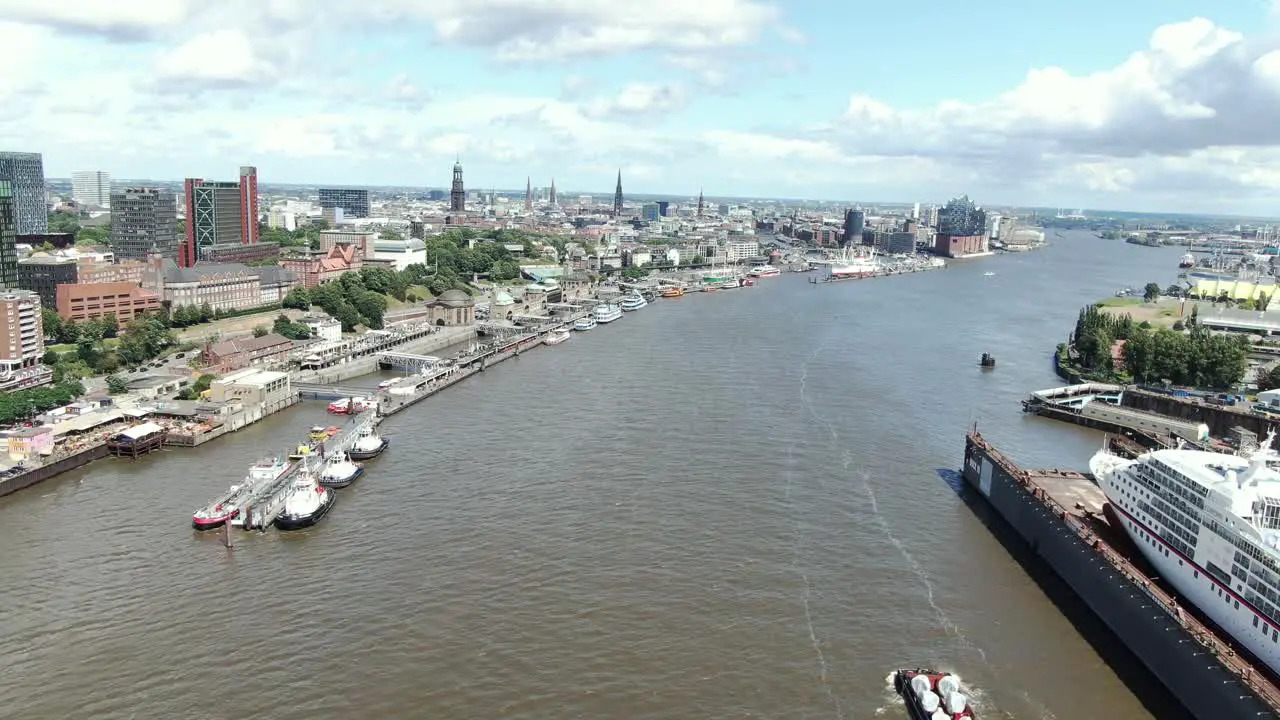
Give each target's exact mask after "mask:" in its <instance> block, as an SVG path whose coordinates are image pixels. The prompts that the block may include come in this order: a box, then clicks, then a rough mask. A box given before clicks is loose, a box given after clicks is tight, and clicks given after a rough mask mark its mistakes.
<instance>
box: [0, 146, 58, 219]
mask: <svg viewBox="0 0 1280 720" xmlns="http://www.w3.org/2000/svg"><path fill="white" fill-rule="evenodd" d="M0 180H8V181H9V183H10V184H11V185H12V186H13V187H12V189H11V193H12V197H13V213H14V223H15V224H16V225H17V232H18V234H19V235H34V234H37V233H45V232H49V204H48V203H47V202H46V201H45V199H44V158H43V157H42V156H41V155H40V153H24V152H0Z"/></svg>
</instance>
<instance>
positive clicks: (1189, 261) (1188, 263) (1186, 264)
mask: <svg viewBox="0 0 1280 720" xmlns="http://www.w3.org/2000/svg"><path fill="white" fill-rule="evenodd" d="M1195 266H1196V256H1195V255H1192V254H1191V253H1187V254H1186V255H1183V256H1182V259H1181V260H1179V261H1178V267H1180V268H1182V269H1183V270H1186V269H1187V268H1193V267H1195Z"/></svg>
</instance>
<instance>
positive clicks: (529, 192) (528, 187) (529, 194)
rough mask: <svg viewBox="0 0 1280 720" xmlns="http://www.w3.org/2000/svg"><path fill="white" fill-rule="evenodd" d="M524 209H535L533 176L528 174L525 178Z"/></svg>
mask: <svg viewBox="0 0 1280 720" xmlns="http://www.w3.org/2000/svg"><path fill="white" fill-rule="evenodd" d="M524 209H525V210H532V209H533V178H531V177H528V176H525V179H524Z"/></svg>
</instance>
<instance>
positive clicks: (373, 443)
mask: <svg viewBox="0 0 1280 720" xmlns="http://www.w3.org/2000/svg"><path fill="white" fill-rule="evenodd" d="M390 444H391V441H390V440H388V439H387V438H383V437H379V436H378V433H377V432H376V431H375V430H374V429H373V428H371V427H366V428H361V429H360V434H359V435H357V436H356V441H355V442H353V443H352V444H351V449H350V450H348V451H347V457H349V458H351V459H352V460H372V459H374V458H376V457H378V456H379V455H381V454H382V451H383V450H386V449H387V446H388V445H390Z"/></svg>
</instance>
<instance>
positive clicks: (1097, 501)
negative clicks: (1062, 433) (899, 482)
mask: <svg viewBox="0 0 1280 720" xmlns="http://www.w3.org/2000/svg"><path fill="white" fill-rule="evenodd" d="M1113 449H1114V446H1113ZM1130 449H1132V446H1130ZM961 475H962V476H963V477H964V480H965V482H966V483H967V484H968V485H969V486H971V487H972V488H973V489H975V490H977V492H978V494H980V495H981V496H982V498H983V499H984V500H985V501H986V503H987V504H989V505H990V507H992V508H993V509H994V510H995V511H996V513H997V514H998V515H999V516H1000V517H1001V518H1003V520H1004V522H1005V523H1007V524H1008V526H1009V527H1010V528H1011V529H1012V530H1013V531H1014V533H1016V535H1017V536H1018V537H1019V538H1020V539H1021V540H1022V541H1024V542H1025V543H1026V544H1027V545H1028V546H1029V548H1030V549H1031V550H1032V551H1033V552H1034V553H1035V555H1037V556H1038V557H1039V558H1040V559H1041V560H1043V561H1044V562H1045V563H1046V564H1047V565H1048V566H1049V567H1050V568H1051V569H1052V570H1053V571H1054V572H1055V573H1056V574H1057V575H1058V576H1059V577H1060V578H1061V579H1062V580H1063V581H1064V582H1065V583H1066V585H1067V586H1068V587H1070V588H1071V590H1072V591H1073V592H1074V593H1075V594H1076V595H1077V596H1078V597H1079V598H1080V600H1081V601H1083V603H1084V604H1085V605H1086V606H1087V607H1088V608H1089V609H1090V610H1091V611H1092V612H1093V613H1094V614H1095V615H1096V616H1097V617H1098V618H1099V619H1100V620H1101V621H1102V622H1103V624H1105V625H1106V626H1107V627H1108V628H1109V629H1110V630H1111V632H1112V633H1114V634H1115V636H1116V637H1117V638H1118V639H1119V640H1120V641H1121V642H1122V643H1123V644H1124V645H1125V646H1126V647H1127V648H1128V649H1129V650H1131V651H1132V652H1133V654H1134V655H1135V656H1136V657H1137V658H1138V659H1139V660H1140V661H1141V662H1142V663H1143V665H1145V666H1146V668H1147V669H1148V670H1149V671H1150V672H1151V674H1152V675H1153V676H1154V677H1155V678H1156V679H1157V680H1159V681H1160V682H1161V683H1162V684H1163V685H1164V686H1165V688H1167V690H1168V692H1169V694H1170V696H1171V697H1173V698H1174V699H1175V700H1177V702H1179V703H1180V704H1181V705H1182V706H1183V707H1185V708H1186V709H1187V711H1188V712H1189V713H1190V714H1191V715H1192V716H1193V717H1195V718H1198V719H1199V720H1235V719H1236V718H1252V719H1255V720H1256V719H1258V718H1280V688H1277V685H1276V678H1274V677H1272V676H1271V675H1270V674H1269V673H1267V672H1266V671H1265V670H1263V669H1262V668H1261V666H1258V665H1255V664H1254V663H1253V662H1252V661H1251V660H1250V658H1249V657H1247V656H1246V655H1245V654H1243V653H1242V652H1241V651H1240V649H1239V648H1237V647H1235V646H1234V644H1233V643H1232V642H1231V641H1230V639H1229V638H1228V637H1226V636H1225V634H1224V633H1220V632H1218V631H1216V630H1215V629H1213V627H1212V626H1211V625H1209V624H1206V623H1205V622H1203V621H1202V618H1200V617H1199V616H1198V611H1197V610H1196V609H1195V607H1194V606H1192V605H1190V604H1187V605H1185V606H1184V605H1183V604H1180V603H1179V602H1178V600H1177V598H1176V597H1175V596H1174V595H1173V594H1171V593H1170V592H1169V591H1168V590H1167V589H1166V588H1164V587H1162V586H1161V584H1160V583H1159V582H1158V581H1157V580H1155V579H1154V578H1153V577H1152V576H1151V575H1150V574H1149V573H1148V572H1147V571H1146V570H1145V569H1144V567H1145V562H1144V561H1143V559H1142V558H1141V555H1140V554H1139V552H1138V550H1137V549H1136V548H1135V547H1134V546H1133V545H1132V543H1131V542H1130V541H1129V540H1128V538H1127V536H1126V535H1125V534H1124V532H1123V531H1122V530H1120V529H1119V528H1120V526H1119V524H1118V520H1117V519H1116V517H1115V515H1114V511H1113V510H1112V509H1111V507H1110V505H1109V503H1108V502H1107V498H1106V496H1105V494H1104V493H1103V491H1102V489H1101V488H1099V487H1098V485H1097V484H1096V482H1095V481H1094V479H1093V478H1092V477H1090V476H1089V475H1087V474H1084V473H1079V472H1075V471H1071V470H1029V469H1023V468H1021V467H1019V466H1018V465H1017V464H1015V463H1014V462H1013V461H1012V460H1010V459H1009V458H1007V457H1006V456H1005V455H1004V454H1003V453H1001V452H1000V451H999V450H998V449H996V448H995V447H994V446H992V445H991V444H990V443H988V442H987V440H986V439H985V438H983V437H982V435H981V434H980V433H979V432H978V430H977V427H976V426H974V427H973V428H971V429H970V430H969V432H968V433H967V435H966V438H965V451H964V465H963V467H962V470H961Z"/></svg>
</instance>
